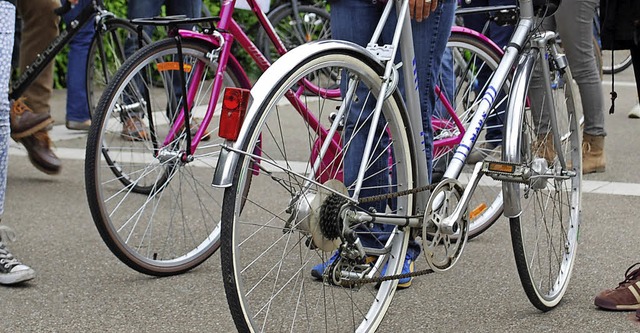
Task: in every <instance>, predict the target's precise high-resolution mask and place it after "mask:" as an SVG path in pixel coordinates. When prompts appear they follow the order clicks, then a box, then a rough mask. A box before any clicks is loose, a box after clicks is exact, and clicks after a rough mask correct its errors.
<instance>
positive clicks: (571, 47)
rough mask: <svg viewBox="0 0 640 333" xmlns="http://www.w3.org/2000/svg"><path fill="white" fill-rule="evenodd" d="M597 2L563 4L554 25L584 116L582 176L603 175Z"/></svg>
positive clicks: (602, 121) (602, 110) (602, 127)
mask: <svg viewBox="0 0 640 333" xmlns="http://www.w3.org/2000/svg"><path fill="white" fill-rule="evenodd" d="M597 6H598V1H597V0H581V1H564V2H562V4H561V5H560V8H558V12H557V13H556V24H557V26H558V32H559V33H560V37H561V38H562V47H563V48H564V50H565V53H566V54H567V60H568V61H569V67H570V68H571V73H572V74H573V78H574V79H575V81H576V82H577V84H578V88H579V90H580V100H581V101H582V110H583V113H584V129H583V131H582V133H583V136H582V140H583V143H584V144H583V145H582V148H583V149H582V173H583V174H589V173H593V172H604V171H605V164H606V158H605V153H604V137H605V136H606V135H607V132H606V131H605V129H604V97H603V92H602V81H601V79H600V68H598V64H597V63H596V57H595V53H594V48H593V35H592V33H593V18H594V15H595V9H596V7H597Z"/></svg>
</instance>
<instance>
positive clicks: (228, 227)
mask: <svg viewBox="0 0 640 333" xmlns="http://www.w3.org/2000/svg"><path fill="white" fill-rule="evenodd" d="M311 53H313V52H311ZM328 53H329V52H325V53H322V52H319V53H315V54H308V55H307V57H306V58H305V60H304V62H303V65H304V64H306V63H308V62H310V61H311V59H315V58H321V57H322V56H325V55H327V54H328ZM330 53H331V54H336V53H341V54H342V55H344V56H345V57H350V58H353V59H355V60H357V61H359V62H361V63H366V59H363V57H362V56H361V55H355V54H351V53H349V52H345V51H344V50H340V49H338V50H331V52H330ZM301 63H302V62H301ZM368 64H369V66H370V68H374V69H380V70H381V69H382V67H379V66H380V64H379V63H373V62H369V63H368ZM374 66H378V67H379V68H378V67H374ZM294 71H295V70H293V71H291V72H294ZM379 75H382V72H381V71H379ZM289 76H290V74H289V73H287V74H286V75H285V76H283V77H282V78H281V79H280V81H279V84H281V83H284V82H285V81H286V80H288V78H289ZM275 91H277V89H272V90H270V92H269V96H267V97H266V98H265V100H269V99H272V98H273V92H275ZM392 98H394V100H401V98H400V97H398V91H397V90H396V92H395V93H394V95H392ZM254 103H259V102H258V101H254ZM396 103H398V102H396ZM265 105H266V104H265ZM398 105H399V106H400V107H402V106H403V105H404V103H402V102H399V103H398ZM400 114H401V117H404V118H403V120H402V121H403V122H405V123H407V121H408V115H407V112H406V110H404V111H400ZM262 117H264V115H258V116H256V117H255V119H256V120H255V121H253V122H252V123H250V126H249V127H248V128H249V130H248V131H247V133H249V134H248V137H251V135H250V133H255V132H256V131H257V129H256V126H257V125H258V124H259V123H260V118H262ZM250 141H251V140H245V147H243V149H245V150H246V149H248V148H249V147H250V146H249V145H250ZM409 144H411V143H409ZM408 149H409V150H410V151H411V152H412V153H411V154H412V155H413V154H414V152H415V149H416V148H415V147H411V148H408ZM244 158H245V157H240V159H239V161H238V162H237V163H238V164H237V166H236V168H235V170H233V181H232V184H233V185H232V186H230V187H228V188H227V189H226V191H225V196H224V202H223V216H222V221H223V223H222V236H221V240H222V243H223V244H222V246H221V258H222V274H223V280H224V282H225V283H224V286H225V292H226V296H227V302H228V304H229V309H230V311H231V313H232V314H233V319H234V323H235V325H236V328H237V329H238V330H239V331H241V332H245V331H250V327H249V326H250V325H249V324H248V323H247V317H245V315H247V314H246V313H245V311H244V307H245V304H244V303H243V302H242V301H241V298H243V296H242V295H240V293H239V291H240V290H239V289H238V286H241V285H243V283H242V281H241V280H239V277H238V276H237V275H236V274H235V269H236V265H238V263H236V262H235V259H234V258H235V256H234V252H235V251H239V249H236V247H235V243H234V242H235V241H236V239H235V237H232V236H233V235H234V229H235V226H234V225H235V223H236V219H235V218H234V216H235V214H236V213H237V210H236V209H235V207H236V203H235V201H236V194H237V190H236V189H235V187H236V185H235V184H237V182H238V180H239V177H240V176H241V173H242V167H241V165H242V163H243V160H244ZM414 160H415V159H412V161H414ZM414 170H415V169H414ZM412 177H415V175H413V176H412ZM405 252H406V248H405V249H404V251H403V252H402V253H401V256H399V257H404V254H405ZM392 298H393V295H391V296H390V299H389V300H386V299H385V301H388V302H391V299H392ZM377 320H381V319H380V318H378V319H377ZM372 322H373V320H372Z"/></svg>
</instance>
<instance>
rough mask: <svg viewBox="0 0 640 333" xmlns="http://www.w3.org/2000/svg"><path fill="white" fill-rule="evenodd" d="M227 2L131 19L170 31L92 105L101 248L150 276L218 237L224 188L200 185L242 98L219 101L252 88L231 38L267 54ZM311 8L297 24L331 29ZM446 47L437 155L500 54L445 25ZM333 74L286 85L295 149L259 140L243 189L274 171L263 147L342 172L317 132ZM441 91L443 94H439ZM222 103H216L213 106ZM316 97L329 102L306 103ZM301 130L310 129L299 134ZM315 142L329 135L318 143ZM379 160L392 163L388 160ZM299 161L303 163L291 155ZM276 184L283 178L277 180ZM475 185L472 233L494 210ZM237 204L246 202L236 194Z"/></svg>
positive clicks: (89, 158)
mask: <svg viewBox="0 0 640 333" xmlns="http://www.w3.org/2000/svg"><path fill="white" fill-rule="evenodd" d="M234 2H235V1H224V2H223V3H222V8H221V11H220V14H219V15H220V16H219V17H215V18H201V19H184V18H164V19H145V20H137V23H145V24H154V25H160V26H167V27H169V30H170V37H169V38H166V39H163V40H160V41H158V42H155V43H152V44H150V45H148V46H145V47H143V48H141V49H140V50H139V51H138V52H136V53H135V54H134V55H132V56H131V57H130V58H129V59H128V60H127V61H126V62H125V63H124V64H123V66H122V67H121V68H120V69H119V71H118V72H117V74H116V75H115V76H114V78H113V80H112V82H111V84H110V85H109V86H108V87H107V88H106V89H105V92H104V94H103V95H102V97H101V99H100V102H99V104H98V107H97V109H96V116H95V119H94V122H93V124H94V125H93V126H92V128H91V130H90V133H89V137H88V140H87V149H86V160H85V181H86V191H87V198H88V201H89V207H90V209H91V213H92V217H93V220H94V223H95V225H96V227H97V229H98V231H99V233H100V235H101V237H102V239H103V240H104V242H105V243H106V244H107V246H108V247H109V249H110V250H111V251H112V252H113V253H114V254H115V255H116V257H117V258H118V259H120V260H121V261H122V262H124V263H125V264H127V265H128V266H130V267H131V268H133V269H135V270H137V271H139V272H142V273H145V274H149V275H156V276H166V275H174V274H180V273H183V272H186V271H188V270H190V269H192V268H194V267H196V266H198V265H199V264H201V263H202V262H204V261H205V260H206V259H207V258H208V257H210V256H211V255H212V254H213V253H214V252H215V251H216V250H217V249H218V248H219V246H220V215H221V210H222V205H223V194H224V191H223V190H222V189H217V188H213V187H211V186H210V184H211V181H212V170H213V169H214V168H215V166H216V162H217V160H218V157H219V154H225V153H226V151H224V150H222V151H221V149H220V147H221V144H222V142H223V140H222V139H221V138H219V136H218V134H220V133H219V132H220V130H219V128H218V123H219V117H220V116H221V113H223V112H224V114H223V115H222V116H223V117H224V118H225V119H227V120H228V119H232V120H233V121H230V122H226V124H227V127H225V128H224V129H223V130H222V132H223V133H222V134H223V135H225V137H226V139H229V140H232V139H233V138H232V137H228V135H232V136H233V135H236V134H238V131H239V128H240V125H241V121H242V117H241V113H232V112H228V110H231V109H234V108H236V107H237V103H236V102H238V101H240V100H241V99H240V100H239V99H237V98H236V97H233V96H236V95H234V94H242V93H243V92H242V91H230V93H229V96H230V98H227V99H224V101H223V98H222V94H223V92H224V91H225V88H226V87H237V88H244V89H248V88H250V87H251V80H250V78H249V77H248V75H247V73H246V71H245V70H244V69H243V68H242V66H241V65H240V62H239V61H238V59H237V58H236V57H235V56H234V54H235V50H234V49H233V47H232V46H233V45H234V44H235V43H234V42H237V43H238V44H239V46H240V47H242V49H244V50H245V51H246V52H247V53H248V54H249V56H250V57H251V59H253V61H254V62H255V64H256V65H257V66H258V68H260V69H261V70H265V69H266V68H267V67H269V62H268V61H267V59H266V58H265V56H264V55H263V54H262V53H261V52H260V50H259V49H258V48H256V47H255V45H254V43H253V42H252V40H251V39H250V38H249V36H247V35H246V34H245V33H244V32H243V30H242V28H241V27H240V25H239V24H238V23H237V22H236V21H235V20H234V19H233V18H232V13H233V11H234ZM248 3H249V5H250V6H251V8H252V10H253V12H254V13H255V14H256V17H257V18H258V22H259V24H260V25H261V26H262V27H263V28H264V29H265V31H266V33H267V36H268V37H269V39H270V40H271V42H272V43H274V45H275V49H277V50H278V52H279V53H280V54H284V53H285V52H286V50H285V47H284V46H283V44H282V43H281V42H280V40H279V38H278V36H277V34H276V33H275V32H274V30H273V28H272V26H271V25H270V24H269V23H268V21H267V18H266V16H265V15H264V13H262V12H261V11H260V10H259V8H258V6H257V4H256V2H255V0H249V1H248ZM315 18H316V20H314V21H311V20H308V21H309V22H307V23H310V24H308V25H305V29H308V31H307V32H308V33H309V34H310V35H314V36H318V37H316V39H318V38H322V37H320V36H321V35H319V33H320V32H326V31H328V30H329V29H328V27H327V24H328V22H326V21H318V20H317V17H315ZM195 24H198V25H200V26H201V29H200V31H198V32H196V31H191V30H178V29H177V27H178V26H182V25H195ZM451 47H452V50H453V54H454V60H455V64H456V67H455V68H456V71H455V75H456V78H457V88H456V94H457V96H456V97H455V99H454V100H453V101H452V102H451V103H448V102H445V103H444V104H445V106H446V107H445V109H446V115H443V116H442V117H440V118H438V119H434V124H435V127H436V129H437V137H436V141H435V142H434V146H435V149H436V154H435V159H436V160H437V159H439V158H445V157H448V156H449V155H448V154H447V152H448V151H450V150H452V149H454V148H455V147H456V145H457V144H458V143H459V142H460V138H462V135H463V134H464V132H465V128H466V126H468V122H469V121H470V119H471V116H472V115H473V113H474V110H475V109H476V108H477V104H478V102H479V101H478V100H477V99H478V96H481V92H482V90H483V87H482V86H478V84H477V79H476V77H477V75H478V73H480V72H481V71H483V70H489V71H492V70H493V69H494V68H495V67H496V66H497V64H498V62H499V59H500V56H501V51H500V49H499V48H497V47H496V46H495V45H493V43H491V42H490V41H489V40H487V39H486V38H484V39H483V38H482V36H481V35H479V34H477V33H474V32H472V31H470V30H467V29H464V28H455V30H454V31H453V34H452V37H451ZM339 80H340V73H336V72H332V71H330V70H318V71H316V72H312V73H311V74H309V75H307V76H305V78H304V79H303V80H301V81H300V84H299V85H298V86H297V87H296V89H295V90H291V91H289V92H287V93H286V103H287V104H288V105H286V106H285V108H286V109H287V110H288V111H287V112H290V118H291V119H294V118H295V119H298V120H301V123H300V124H298V125H296V126H290V125H288V124H285V123H283V124H280V126H281V127H282V128H283V129H286V130H287V131H291V133H293V134H294V135H295V133H298V132H299V133H300V134H301V135H300V136H299V138H300V140H299V141H298V142H296V143H295V144H294V146H296V147H297V148H300V149H301V150H302V151H300V152H296V151H295V149H294V150H292V151H291V153H290V154H289V153H287V151H288V149H289V147H278V146H277V145H276V146H274V144H275V143H274V142H273V141H270V140H264V141H261V142H260V145H261V147H256V149H255V156H254V158H255V160H254V162H253V167H252V168H251V174H250V175H249V176H248V178H250V179H251V180H250V181H247V182H245V184H246V186H244V191H245V193H249V191H251V192H253V193H264V195H265V196H268V195H269V193H270V192H269V191H270V189H269V188H268V187H267V188H265V185H266V184H268V182H265V179H266V178H271V177H273V175H274V174H275V173H277V172H278V169H277V168H273V166H272V165H270V164H269V163H267V162H266V161H263V160H261V154H264V152H266V151H270V150H276V151H280V152H281V153H283V154H285V155H286V156H288V158H290V159H291V160H296V157H297V158H300V159H304V156H307V158H308V156H318V155H319V153H320V152H322V156H324V157H323V161H321V162H318V163H321V165H322V167H321V169H322V170H323V171H322V172H318V173H316V174H315V175H309V176H310V177H316V178H317V179H319V180H329V179H334V178H340V177H341V176H340V174H341V172H342V165H341V151H342V150H343V148H344V147H343V145H344V143H343V142H342V140H341V138H340V137H339V135H336V136H334V138H333V140H324V139H325V138H326V135H327V133H328V132H329V129H330V128H331V127H332V126H335V127H339V126H340V122H341V121H340V119H335V112H325V111H326V109H330V107H329V106H331V105H332V104H333V105H338V104H339V99H340V91H339V90H338V89H337V87H338V84H339ZM183 92H186V94H184V93H183ZM440 96H441V98H442V99H443V100H446V99H445V98H444V95H443V94H440ZM222 104H225V109H224V110H226V111H222V109H223V108H222V106H223V105H222ZM321 104H322V105H324V106H327V108H324V107H323V108H317V107H309V106H310V105H316V106H317V105H321ZM317 110H325V111H317ZM333 111H335V110H333ZM133 117H135V119H136V121H137V123H138V124H139V126H141V128H140V129H143V130H144V131H143V135H142V137H140V138H131V137H129V136H127V135H126V133H124V132H123V125H122V124H123V121H124V120H125V119H128V118H133ZM303 132H304V135H302V133H303ZM307 132H312V133H315V134H314V136H313V137H309V136H307ZM480 140H481V139H480V137H478V140H477V141H478V142H479V141H480ZM320 142H323V143H327V144H326V147H324V146H321V145H319V143H320ZM306 150H308V151H309V152H310V151H314V152H313V153H309V152H306ZM263 157H268V156H263ZM389 163H390V166H392V165H393V163H394V162H393V161H392V160H391V161H389ZM305 164H308V161H307V162H304V161H303V160H301V161H300V163H299V165H300V166H302V165H305ZM294 166H295V165H294ZM461 174H463V175H464V174H465V172H462V173H461ZM281 184H282V185H283V186H293V184H288V183H287V180H282V183H281ZM481 188H482V189H486V193H485V192H484V191H481V190H480V188H479V189H478V190H477V195H476V196H474V198H477V199H478V202H479V203H478V207H481V208H480V209H479V210H478V211H477V213H476V216H477V217H476V220H477V221H479V222H481V223H478V226H481V227H482V228H479V229H477V230H479V232H481V231H482V230H484V229H486V227H488V226H489V225H490V224H491V223H492V222H493V221H495V219H496V218H497V217H498V216H499V213H500V212H501V198H500V188H499V187H494V186H486V187H482V186H481ZM254 191H258V192H254ZM474 200H475V199H474ZM238 209H244V204H243V205H241V207H239V208H238ZM276 222H277V221H274V223H276ZM279 222H282V223H286V222H287V221H279ZM256 232H259V230H256ZM472 232H473V231H472Z"/></svg>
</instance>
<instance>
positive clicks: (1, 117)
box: [0, 0, 16, 216]
mask: <svg viewBox="0 0 640 333" xmlns="http://www.w3.org/2000/svg"><path fill="white" fill-rule="evenodd" d="M15 12H16V8H15V6H14V5H12V4H10V3H8V2H6V1H1V0H0V216H2V213H4V198H5V191H6V189H7V168H8V166H9V163H8V159H9V137H10V126H9V108H10V106H9V80H10V78H11V61H6V60H8V59H11V53H12V51H13V37H14V32H15V30H14V29H15V23H14V22H15V21H14V20H15Z"/></svg>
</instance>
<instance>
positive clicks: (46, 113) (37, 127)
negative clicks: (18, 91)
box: [11, 0, 62, 175]
mask: <svg viewBox="0 0 640 333" xmlns="http://www.w3.org/2000/svg"><path fill="white" fill-rule="evenodd" d="M17 4H18V12H19V13H20V16H21V17H22V22H23V26H22V39H21V41H20V61H19V62H20V69H21V71H24V69H25V68H26V66H29V65H30V64H31V63H32V62H33V61H34V60H35V59H36V58H37V57H38V55H39V54H40V53H41V52H42V51H43V50H44V48H45V47H46V46H47V45H49V44H50V43H51V41H53V39H55V38H56V36H57V35H58V22H59V17H58V16H57V15H56V14H54V13H53V10H54V9H56V8H58V7H60V1H59V0H29V1H18V3H17ZM52 91H53V62H51V63H50V64H49V65H48V66H47V67H46V68H45V69H44V70H43V71H42V72H41V73H40V75H38V77H37V78H36V79H35V81H34V82H33V83H31V85H30V86H29V87H28V88H27V90H26V91H25V92H24V93H23V94H22V96H21V98H20V99H18V100H17V101H14V104H13V106H12V110H11V130H12V133H11V136H12V138H13V139H14V140H16V141H19V142H20V143H22V144H23V145H24V147H25V148H26V149H27V152H28V156H29V161H31V164H33V166H35V167H36V168H37V169H38V170H40V171H42V172H44V173H46V174H50V175H54V174H58V173H60V170H61V169H62V162H61V161H60V159H59V158H58V157H57V156H56V155H55V154H54V153H53V151H51V140H50V139H49V134H48V133H47V129H46V127H47V125H48V124H51V123H52V122H53V120H52V119H51V117H50V111H51V110H50V109H51V107H50V104H49V103H50V100H51V93H52ZM34 114H35V115H34Z"/></svg>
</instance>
